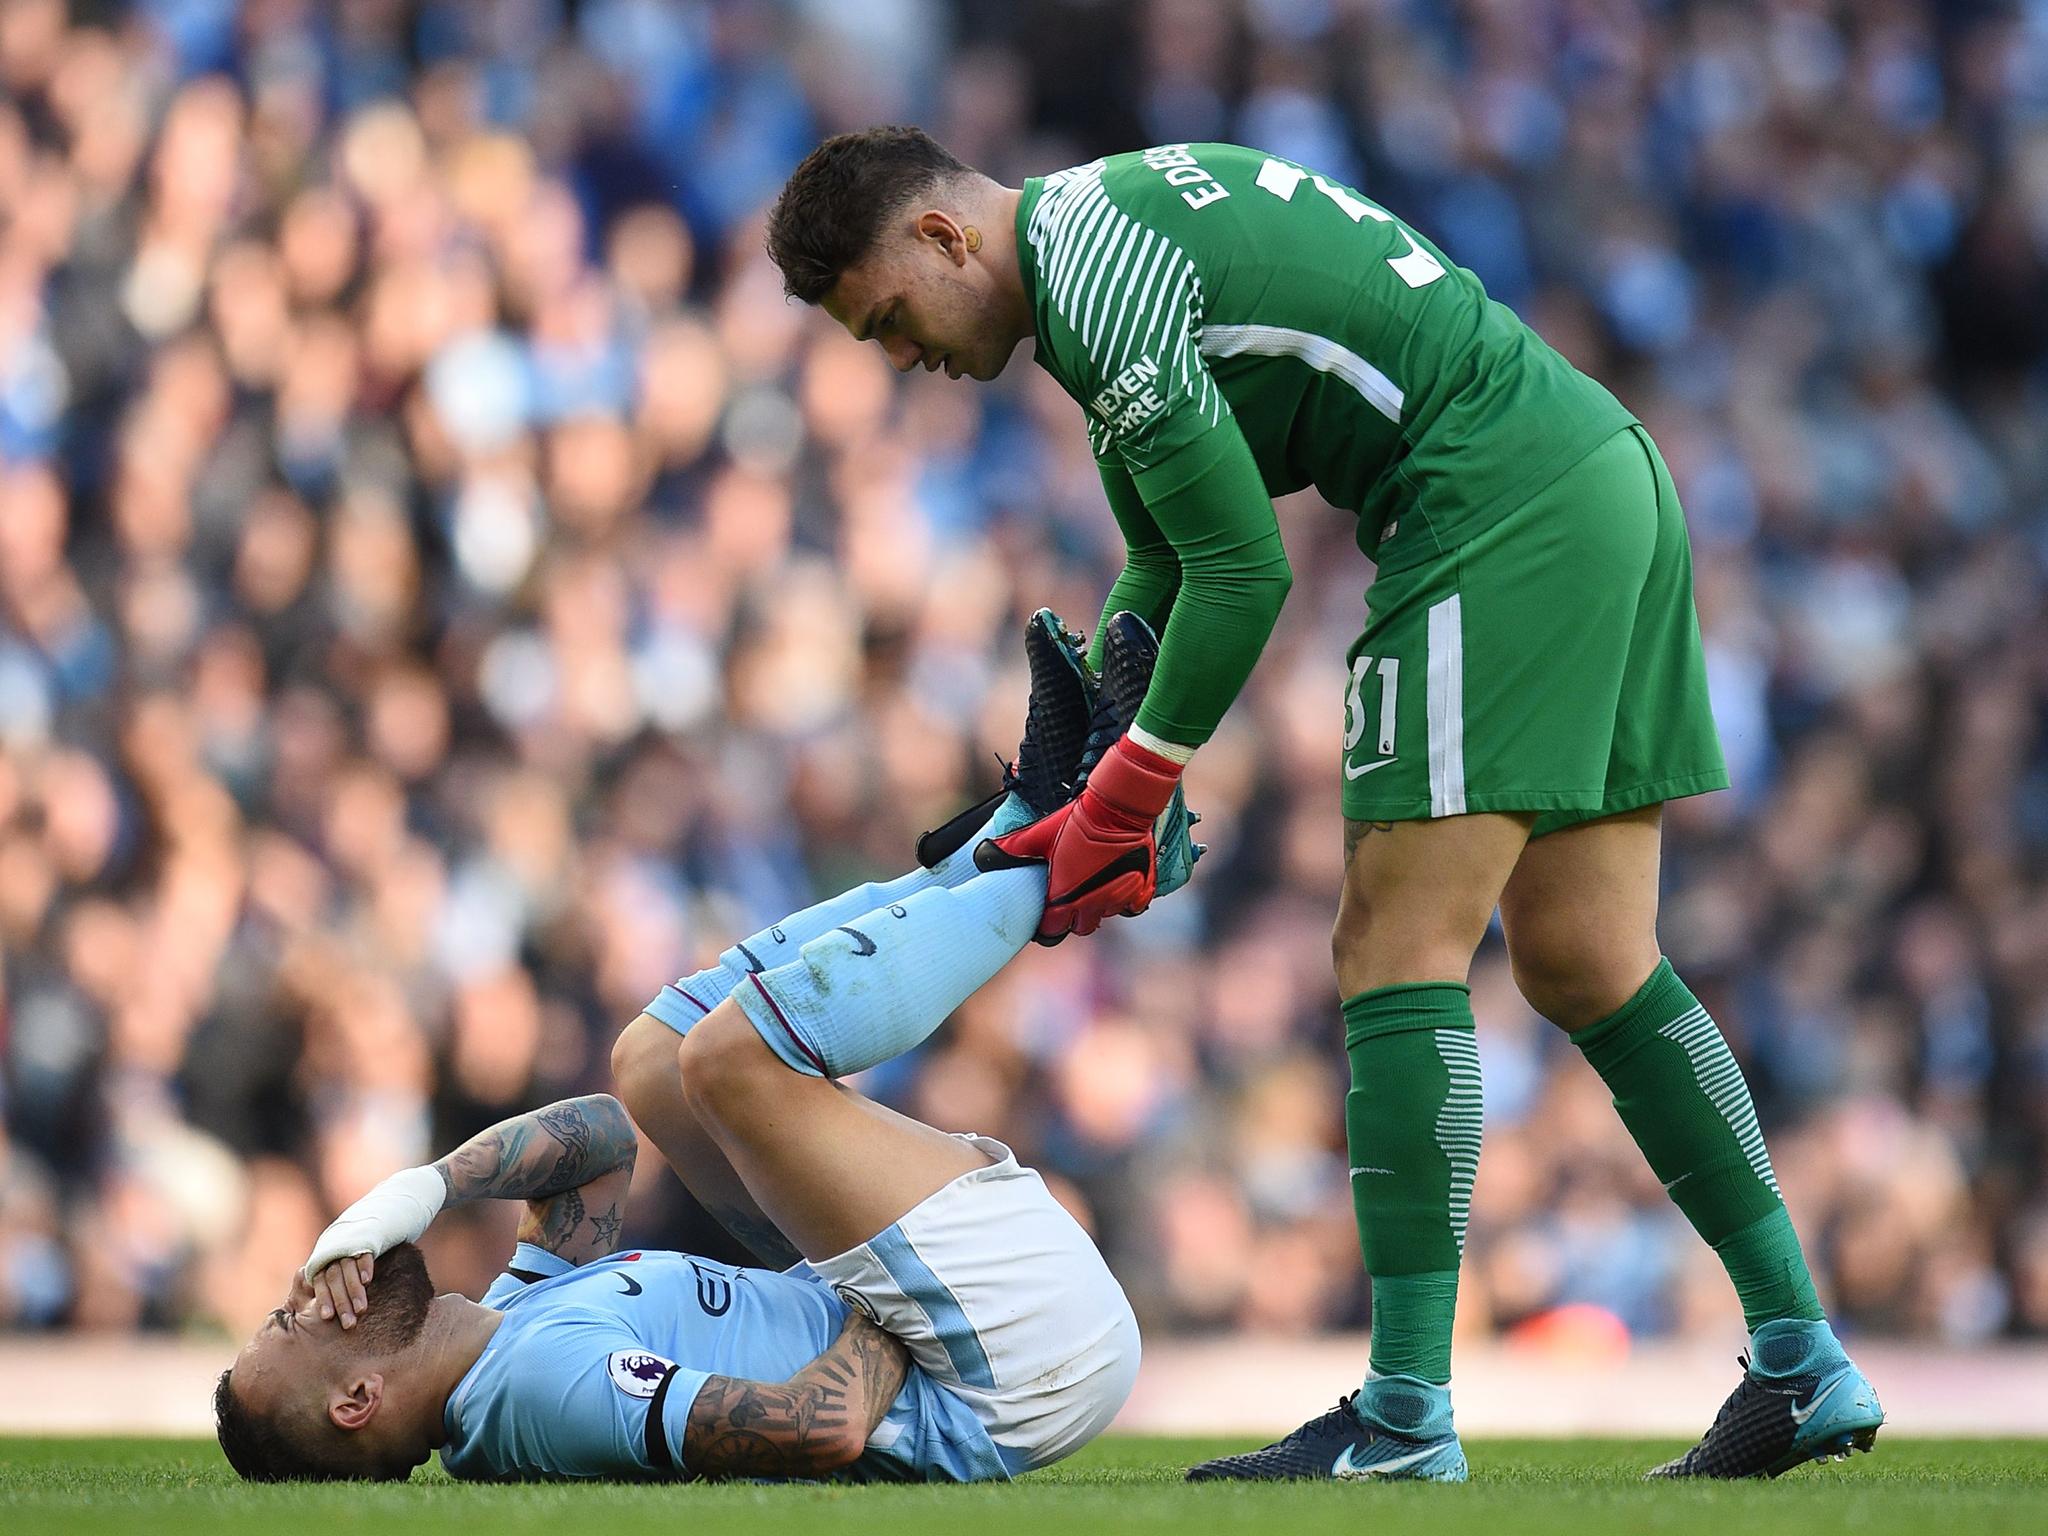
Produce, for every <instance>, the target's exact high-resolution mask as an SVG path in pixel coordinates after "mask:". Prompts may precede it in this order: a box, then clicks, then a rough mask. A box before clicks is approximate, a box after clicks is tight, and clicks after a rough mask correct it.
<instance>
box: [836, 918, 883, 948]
mask: <svg viewBox="0 0 2048 1536" xmlns="http://www.w3.org/2000/svg"><path fill="white" fill-rule="evenodd" d="M839 931H840V932H841V933H843V934H846V935H847V936H848V937H849V938H851V939H852V940H853V952H854V953H855V954H856V955H872V954H873V953H874V952H875V941H874V940H873V939H871V938H869V937H868V936H867V935H866V934H864V933H862V932H861V931H860V930H859V929H858V928H848V927H846V926H845V925H844V924H841V925H840V928H839Z"/></svg>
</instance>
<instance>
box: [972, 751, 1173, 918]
mask: <svg viewBox="0 0 2048 1536" xmlns="http://www.w3.org/2000/svg"><path fill="white" fill-rule="evenodd" d="M1183 766H1184V765H1183V764H1180V763H1176V762H1175V761H1173V759H1171V758H1168V757H1161V756H1160V755H1159V754H1158V753H1157V752H1152V751H1148V750H1147V749H1146V748H1144V747H1141V746H1138V745H1136V744H1134V743H1133V742H1132V741H1131V738H1130V737H1128V736H1121V737H1118V738H1117V742H1116V745H1115V746H1113V747H1111V748H1110V749H1109V750H1108V751H1107V752H1105V753H1104V754H1103V755H1102V761H1101V762H1099V763H1097V764H1096V765H1095V767H1094V769H1093V770H1092V771H1091V772H1090V773H1089V775H1088V782H1087V784H1086V785H1085V786H1083V787H1082V790H1081V793H1080V795H1079V796H1078V797H1076V798H1075V799H1073V800H1070V801H1068V802H1067V803H1066V804H1065V805H1063V806H1061V807H1060V808H1059V809H1058V810H1056V811H1054V812H1053V813H1052V814H1051V815H1050V816H1047V817H1044V818H1043V819H1041V820H1039V821H1034V822H1033V823H1032V824H1031V825H1030V826H1028V827H1020V828H1019V829H1018V830H1017V831H1015V832H1011V833H1008V834H1007V835H1005V836H1003V837H998V838H994V839H991V841H990V842H989V843H984V844H983V845H982V846H983V848H988V847H990V846H991V845H992V846H993V847H995V848H997V849H1000V850H1001V851H1002V852H1003V853H1004V854H1006V855H1007V856H1008V858H1007V861H1006V862H1007V863H1008V864H1009V865H1010V866H1011V867H1015V866H1016V865H1018V864H1044V865H1045V866H1046V887H1045V915H1044V916H1043V917H1041V918H1040V919H1039V923H1038V933H1037V938H1038V941H1039V942H1040V943H1042V944H1043V943H1053V942H1057V941H1058V940H1059V939H1060V938H1062V937H1064V936H1065V935H1067V934H1069V933H1093V932H1094V931H1095V930H1096V928H1097V927H1099V926H1100V925H1101V922H1102V920H1103V919H1104V918H1105V917H1115V916H1116V915H1117V914H1118V913H1122V914H1123V915H1124V916H1125V917H1136V916H1137V915H1138V914H1139V913H1140V912H1142V911H1144V910H1145V908H1146V907H1148V906H1150V905H1151V902H1152V896H1153V893H1154V892H1155V891H1156V890H1157V889H1158V884H1159V849H1158V845H1157V844H1156V843H1154V842H1153V839H1152V826H1153V823H1154V822H1156V821H1158V819H1159V815H1160V813H1161V812H1162V811H1164V810H1165V809H1166V806H1167V802H1168V801H1170V800H1172V799H1173V790H1174V786H1175V785H1176V784H1178V783H1179V782H1180V775H1181V769H1182V767H1183ZM976 862H977V863H980V864H981V865H982V867H983V868H988V867H989V862H988V861H985V860H981V859H977V860H976Z"/></svg>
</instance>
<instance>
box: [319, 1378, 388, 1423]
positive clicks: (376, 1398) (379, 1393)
mask: <svg viewBox="0 0 2048 1536" xmlns="http://www.w3.org/2000/svg"><path fill="white" fill-rule="evenodd" d="M383 1406H384V1376H383V1373H382V1372H379V1371H371V1372H369V1373H367V1374H366V1375H362V1376H358V1377H356V1378H355V1379H354V1380H353V1381H350V1382H348V1383H347V1384H345V1385H343V1386H340V1387H336V1388H335V1389H334V1390H333V1391H332V1392H331V1393H329V1394H328V1397H327V1417H328V1418H329V1419H330V1420H332V1421H333V1424H334V1427H335V1428H336V1429H346V1430H358V1429H366V1428H368V1427H369V1423H370V1420H371V1419H373V1418H375V1417H376V1416H377V1410H378V1409H379V1408H381V1407H383Z"/></svg>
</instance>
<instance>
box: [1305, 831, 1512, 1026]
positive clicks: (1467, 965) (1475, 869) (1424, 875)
mask: <svg viewBox="0 0 2048 1536" xmlns="http://www.w3.org/2000/svg"><path fill="white" fill-rule="evenodd" d="M1534 822H1535V818H1534V817H1533V816H1528V815H1522V814H1519V813H1517V814H1513V815H1498V814H1480V815H1474V816H1447V817H1444V818H1442V819H1440V820H1437V821H1396V822H1375V821H1349V820H1347V821H1346V822H1345V823H1344V893H1343V896H1342V898H1341V899H1340V901H1339V902H1338V906H1337V930H1336V934H1335V936H1334V945H1333V948H1334V951H1335V960H1336V966H1337V987H1338V992H1339V995H1340V996H1343V997H1355V996H1357V995H1358V994H1359V993H1361V992H1368V991H1371V990H1373V989H1374V988H1377V987H1386V986H1393V985H1396V984H1398V983H1401V982H1422V981H1456V982H1462V981H1464V980H1465V978H1466V975H1467V973H1468V972H1469V971H1470V970H1471V966H1472V952H1473V951H1474V950H1475V949H1477V948H1478V947H1479V941H1480V940H1481V939H1482V938H1484V937H1485V936H1486V927H1487V924H1488V923H1489V922H1490V921H1492V918H1493V909H1494V905H1495V903H1497V902H1498V901H1499V900H1500V893H1501V888H1502V887H1503V886H1505V885H1506V884H1507V880H1508V876H1509V875H1510V874H1511V873H1512V872H1513V870H1514V867H1515V861H1516V860H1517V859H1519V858H1520V857H1521V853H1522V847H1523V845H1524V844H1525V843H1527V842H1528V840H1529V828H1530V827H1531V826H1532V825H1533V824H1534Z"/></svg>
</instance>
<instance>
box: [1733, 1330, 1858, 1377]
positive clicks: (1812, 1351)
mask: <svg viewBox="0 0 2048 1536" xmlns="http://www.w3.org/2000/svg"><path fill="white" fill-rule="evenodd" d="M1848 1358H1849V1355H1848V1351H1846V1350H1844V1349H1843V1348H1842V1341H1841V1340H1840V1339H1837V1338H1836V1337H1835V1330H1834V1329H1832V1328H1830V1327H1829V1326H1828V1325H1827V1323H1826V1322H1825V1321H1824V1320H1823V1321H1820V1322H1814V1321H1810V1320H1808V1319H1806V1318H1800V1317H1781V1318H1778V1319H1776V1320H1774V1321H1772V1322H1768V1323H1765V1324H1763V1325H1762V1326H1761V1327H1759V1328H1758V1329H1757V1331H1756V1332H1755V1333H1752V1334H1751V1335H1750V1336H1749V1373H1750V1374H1751V1375H1752V1376H1766V1377H1770V1376H1809V1375H1812V1374H1814V1373H1815V1372H1818V1371H1824V1370H1827V1369H1828V1368H1829V1367H1830V1366H1835V1365H1840V1364H1841V1363H1842V1362H1844V1361H1845V1360H1847V1359H1848Z"/></svg>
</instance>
